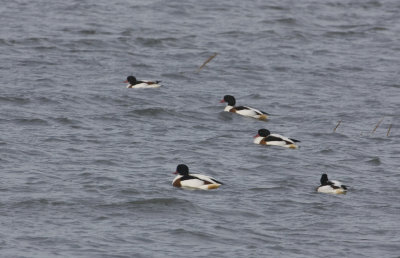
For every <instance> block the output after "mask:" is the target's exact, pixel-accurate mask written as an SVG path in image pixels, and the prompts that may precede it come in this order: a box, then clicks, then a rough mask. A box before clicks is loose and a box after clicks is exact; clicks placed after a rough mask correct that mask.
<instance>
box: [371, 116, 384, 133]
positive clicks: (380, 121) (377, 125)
mask: <svg viewBox="0 0 400 258" xmlns="http://www.w3.org/2000/svg"><path fill="white" fill-rule="evenodd" d="M384 118H385V117H382V119H381V120H379V122H378V123H377V124H376V126H375V128H374V130H373V131H372V133H375V131H376V129H378V127H379V125H380V124H381V123H382V121H383V119H384Z"/></svg>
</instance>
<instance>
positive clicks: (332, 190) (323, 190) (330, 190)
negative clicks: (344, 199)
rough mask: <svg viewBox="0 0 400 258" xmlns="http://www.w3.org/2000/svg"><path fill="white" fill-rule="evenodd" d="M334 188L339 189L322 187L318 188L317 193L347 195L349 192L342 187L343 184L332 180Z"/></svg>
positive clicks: (328, 186)
mask: <svg viewBox="0 0 400 258" xmlns="http://www.w3.org/2000/svg"><path fill="white" fill-rule="evenodd" d="M330 182H332V183H333V185H334V186H336V187H339V188H336V189H335V188H333V187H332V186H331V185H321V186H319V187H318V188H317V191H318V192H320V193H330V194H345V193H346V192H347V190H346V189H344V188H343V187H342V183H340V182H339V181H337V180H330Z"/></svg>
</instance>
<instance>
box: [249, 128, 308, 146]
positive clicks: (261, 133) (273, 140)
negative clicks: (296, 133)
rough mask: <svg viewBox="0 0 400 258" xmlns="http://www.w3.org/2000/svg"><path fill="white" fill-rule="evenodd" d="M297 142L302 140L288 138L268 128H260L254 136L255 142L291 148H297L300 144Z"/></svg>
mask: <svg viewBox="0 0 400 258" xmlns="http://www.w3.org/2000/svg"><path fill="white" fill-rule="evenodd" d="M295 142H300V141H298V140H295V139H292V138H287V137H285V136H282V135H279V134H271V132H270V131H268V130H267V129H260V130H258V134H257V135H256V136H254V143H255V144H263V145H276V146H282V147H286V148H291V149H297V148H298V146H297V145H296V144H295Z"/></svg>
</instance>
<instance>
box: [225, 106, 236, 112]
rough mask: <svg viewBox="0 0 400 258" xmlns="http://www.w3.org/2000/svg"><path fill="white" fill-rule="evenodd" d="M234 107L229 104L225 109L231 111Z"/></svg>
mask: <svg viewBox="0 0 400 258" xmlns="http://www.w3.org/2000/svg"><path fill="white" fill-rule="evenodd" d="M232 108H234V107H233V106H231V105H228V106H226V107H225V109H224V111H226V112H229V111H230V110H231V109H232Z"/></svg>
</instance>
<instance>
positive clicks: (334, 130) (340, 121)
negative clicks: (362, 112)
mask: <svg viewBox="0 0 400 258" xmlns="http://www.w3.org/2000/svg"><path fill="white" fill-rule="evenodd" d="M341 123H342V120H339V121H338V123H337V125H336V127H335V129H333V132H336V129H337V128H338V127H339V125H340V124H341Z"/></svg>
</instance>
